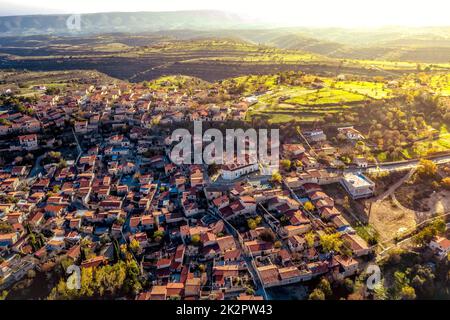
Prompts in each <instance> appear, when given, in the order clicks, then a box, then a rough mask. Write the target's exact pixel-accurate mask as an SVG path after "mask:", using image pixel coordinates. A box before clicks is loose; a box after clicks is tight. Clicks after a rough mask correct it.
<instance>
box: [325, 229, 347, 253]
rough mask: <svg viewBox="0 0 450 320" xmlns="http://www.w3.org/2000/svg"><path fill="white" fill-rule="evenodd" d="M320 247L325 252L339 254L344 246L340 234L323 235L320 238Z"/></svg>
mask: <svg viewBox="0 0 450 320" xmlns="http://www.w3.org/2000/svg"><path fill="white" fill-rule="evenodd" d="M320 245H321V246H322V249H323V251H324V252H330V251H335V252H339V251H340V249H341V247H342V245H343V241H342V240H341V236H340V235H339V234H338V233H333V234H323V235H322V236H321V237H320Z"/></svg>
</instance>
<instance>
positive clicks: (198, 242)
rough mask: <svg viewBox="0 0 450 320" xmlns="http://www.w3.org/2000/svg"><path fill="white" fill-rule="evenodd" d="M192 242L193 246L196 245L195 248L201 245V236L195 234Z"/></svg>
mask: <svg viewBox="0 0 450 320" xmlns="http://www.w3.org/2000/svg"><path fill="white" fill-rule="evenodd" d="M191 241H192V244H193V245H195V246H197V245H199V244H200V235H198V234H194V235H193V236H192V237H191Z"/></svg>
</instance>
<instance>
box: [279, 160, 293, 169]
mask: <svg viewBox="0 0 450 320" xmlns="http://www.w3.org/2000/svg"><path fill="white" fill-rule="evenodd" d="M280 164H281V166H282V167H283V169H284V170H286V171H289V170H290V169H291V160H289V159H283V160H281V161H280Z"/></svg>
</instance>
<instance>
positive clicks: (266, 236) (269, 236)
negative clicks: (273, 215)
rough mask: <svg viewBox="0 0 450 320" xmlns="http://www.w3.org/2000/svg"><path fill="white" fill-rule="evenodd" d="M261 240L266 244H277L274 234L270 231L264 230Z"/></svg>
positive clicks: (260, 235) (260, 236)
mask: <svg viewBox="0 0 450 320" xmlns="http://www.w3.org/2000/svg"><path fill="white" fill-rule="evenodd" d="M259 238H260V239H261V240H262V241H265V242H272V243H274V242H275V235H274V234H273V232H272V231H271V230H269V229H266V230H263V231H262V232H261V233H260V234H259Z"/></svg>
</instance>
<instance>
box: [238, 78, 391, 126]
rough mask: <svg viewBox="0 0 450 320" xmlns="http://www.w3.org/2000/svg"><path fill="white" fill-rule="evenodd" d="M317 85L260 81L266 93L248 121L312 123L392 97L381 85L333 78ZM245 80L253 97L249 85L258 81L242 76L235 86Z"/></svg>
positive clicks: (269, 79)
mask: <svg viewBox="0 0 450 320" xmlns="http://www.w3.org/2000/svg"><path fill="white" fill-rule="evenodd" d="M319 80H320V81H321V84H320V86H322V88H320V87H318V88H313V87H312V86H306V85H304V86H288V85H279V86H277V85H276V82H275V81H274V79H273V78H270V77H268V78H266V79H264V80H263V83H265V86H266V87H267V89H268V90H267V91H266V92H265V93H264V94H261V95H259V96H258V102H257V103H256V104H255V105H253V106H252V107H251V108H250V110H249V118H250V119H251V117H253V116H260V117H264V118H266V119H269V120H270V121H271V122H273V123H282V122H287V121H291V120H293V119H294V120H298V121H301V122H311V121H317V120H320V119H323V117H324V116H325V115H326V114H332V113H340V112H342V111H344V110H348V109H354V108H358V107H359V106H361V105H363V104H364V103H365V102H367V101H372V100H380V99H390V98H392V97H394V93H393V91H392V90H391V89H388V88H386V86H385V84H384V83H382V82H369V81H338V80H336V79H334V78H325V77H321V78H320V79H319ZM242 81H245V83H247V85H246V90H245V93H246V94H253V93H254V92H252V90H251V89H255V88H256V86H251V85H248V83H249V82H250V83H252V81H253V82H255V83H256V82H258V81H257V78H246V77H241V78H237V79H234V82H235V83H240V82H242ZM258 83H261V79H259V82H258Z"/></svg>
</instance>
